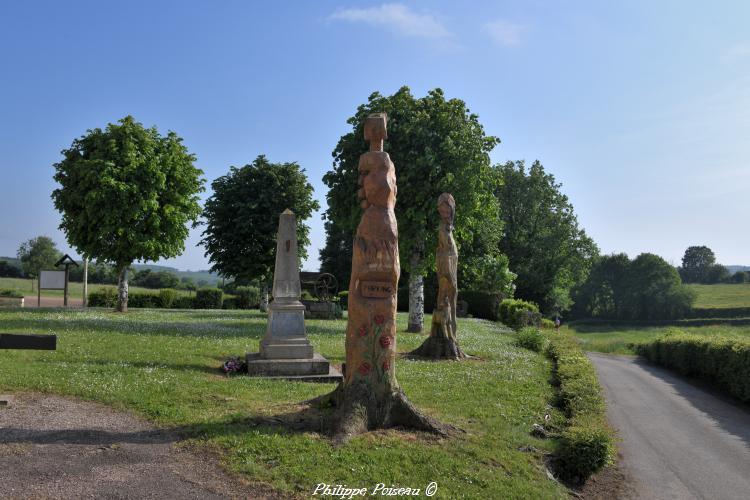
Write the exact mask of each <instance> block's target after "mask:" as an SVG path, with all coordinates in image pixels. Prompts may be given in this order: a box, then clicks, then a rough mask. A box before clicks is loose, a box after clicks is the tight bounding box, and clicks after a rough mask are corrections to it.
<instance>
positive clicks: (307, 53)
mask: <svg viewBox="0 0 750 500" xmlns="http://www.w3.org/2000/svg"><path fill="white" fill-rule="evenodd" d="M748 19H750V3H748V2H742V1H737V2H710V3H706V2H697V1H695V2H677V1H672V2H669V1H660V2H652V1H631V2H597V1H591V2H576V1H518V2H497V1H487V2H454V1H429V2H428V1H423V2H403V3H381V2H368V1H361V2H344V1H315V2H310V1H300V2H274V3H271V2H246V1H222V2H188V1H181V2H178V1H173V2H167V1H162V2H158V1H149V2H140V1H130V2H116V3H115V2H108V3H107V2H94V1H91V2H83V1H70V2H51V1H50V2H33V1H28V2H2V3H0V67H1V68H2V78H0V116H1V117H2V120H0V173H1V174H2V175H0V213H2V214H3V217H2V223H0V255H15V253H16V250H17V248H18V246H19V244H20V243H21V242H22V241H24V240H26V239H29V238H31V237H34V236H37V235H40V234H47V235H49V236H51V237H53V239H55V240H56V241H57V242H58V244H59V246H60V247H61V248H62V249H63V250H68V247H67V245H66V242H65V238H64V235H63V234H62V233H61V232H60V231H59V230H58V229H57V225H58V224H59V214H58V213H57V212H56V211H55V209H54V207H53V206H52V202H51V201H50V198H49V195H50V193H51V191H52V190H53V189H54V188H55V183H54V181H53V180H52V174H53V168H52V164H53V163H54V162H56V161H58V160H59V158H60V154H59V152H60V150H61V149H63V148H66V147H68V146H69V145H70V143H71V142H72V140H73V139H74V138H76V137H78V136H80V135H81V134H83V133H84V132H85V131H86V129H88V128H93V127H103V126H105V125H106V124H107V123H108V122H114V121H116V120H118V119H119V118H122V117H123V116H125V115H127V114H132V115H133V116H135V117H136V119H137V120H139V121H141V122H142V123H144V125H147V126H151V125H156V126H157V127H158V128H159V130H160V131H162V132H166V131H167V130H174V131H175V132H177V133H178V134H179V135H180V136H182V137H183V138H184V139H185V143H186V145H187V146H188V148H189V149H190V150H191V151H192V152H193V153H195V154H196V155H197V157H198V162H197V164H198V165H199V166H200V168H202V169H203V170H204V171H205V173H206V178H207V179H208V181H209V182H210V181H211V180H213V179H215V178H216V177H218V176H220V175H223V174H224V173H226V172H227V171H228V169H229V166H230V165H237V166H239V165H244V164H245V163H249V162H251V161H252V160H253V159H254V158H255V157H256V156H257V155H258V154H265V155H267V156H268V158H269V159H271V160H272V161H297V162H299V163H300V164H301V165H302V166H303V167H304V168H305V169H306V170H307V173H308V175H309V177H310V181H311V183H312V184H313V186H314V187H315V193H316V197H317V198H318V199H320V200H321V202H322V205H323V206H324V207H325V192H326V188H325V186H324V185H323V183H322V176H323V174H324V173H325V172H326V171H327V170H328V169H330V168H331V160H332V158H331V151H332V150H333V148H334V146H335V144H336V142H337V140H338V138H339V137H340V136H341V135H342V133H344V132H346V131H347V129H348V126H347V124H346V119H347V118H348V117H349V116H351V115H352V114H353V113H354V111H355V109H356V107H357V105H359V104H361V103H362V102H365V101H366V99H367V96H368V95H369V94H370V93H371V92H373V91H376V90H377V91H380V92H381V93H387V94H390V93H392V92H394V91H395V90H397V89H398V88H399V87H400V86H402V85H408V86H409V87H411V89H412V91H413V92H414V94H415V95H417V96H421V95H424V94H425V93H426V92H427V90H429V89H431V88H434V87H441V88H443V89H444V90H445V92H446V94H447V96H448V97H458V98H461V99H463V100H464V101H466V103H467V105H468V107H469V108H470V109H471V110H472V111H473V112H475V113H477V114H478V115H479V117H480V120H481V121H482V123H483V124H484V126H485V129H486V131H487V132H488V133H490V134H493V135H497V136H499V137H500V138H501V140H502V144H501V145H500V146H499V147H498V148H496V150H495V152H494V153H493V155H492V157H493V161H494V162H496V163H497V162H504V161H506V160H509V159H512V160H517V159H526V160H527V161H528V162H531V161H533V160H535V159H539V160H541V161H542V163H543V164H544V165H545V167H546V168H547V170H548V171H550V172H552V173H553V174H554V175H555V176H556V177H557V179H558V181H560V182H562V183H563V191H564V192H565V193H566V194H567V195H568V196H569V197H570V199H571V200H572V202H573V205H574V206H575V208H576V212H577V214H578V217H579V221H580V223H581V225H582V226H583V227H584V228H585V229H586V230H587V232H588V233H589V234H590V235H591V236H592V237H593V238H594V240H595V241H596V242H597V243H598V244H599V246H600V247H601V249H602V251H603V252H605V253H610V252H627V253H628V254H630V255H631V256H635V255H637V254H638V253H641V252H645V251H650V252H654V253H657V254H659V255H662V256H663V257H665V258H666V259H667V260H670V261H671V262H673V263H675V264H677V263H679V261H680V258H681V256H682V253H683V252H684V250H685V248H686V247H687V246H689V245H696V244H699V245H700V244H705V245H708V246H709V247H711V248H712V249H713V250H714V251H715V253H716V255H717V257H718V260H719V261H720V262H722V263H724V264H746V265H750V256H748V252H747V249H748V248H750V231H748V230H747V223H748V220H750V203H748V199H750V197H749V196H748V192H749V191H750V168H748V167H750V165H748V163H749V162H750V160H749V159H750V30H748V29H747V20H748ZM394 161H395V162H396V167H397V169H398V159H397V158H394ZM352 189H354V187H353V188H352ZM208 194H209V193H206V196H208ZM310 224H311V226H312V228H313V233H312V238H313V248H311V249H310V254H311V256H312V259H311V260H310V261H308V263H306V266H305V267H306V268H308V269H315V268H317V250H318V248H319V247H320V246H322V245H323V242H324V232H323V224H322V221H321V219H320V214H318V215H316V216H315V217H314V218H313V219H312V220H311V221H310ZM198 239H199V235H198V234H197V233H196V232H194V233H193V234H192V235H191V237H190V239H189V240H188V241H187V245H186V247H187V248H186V251H185V253H184V254H183V255H182V256H181V257H179V258H177V259H172V260H170V261H166V262H165V263H166V264H168V265H174V266H176V267H179V268H181V269H201V268H206V267H207V260H206V259H205V258H204V256H203V249H202V248H200V247H196V243H197V241H198Z"/></svg>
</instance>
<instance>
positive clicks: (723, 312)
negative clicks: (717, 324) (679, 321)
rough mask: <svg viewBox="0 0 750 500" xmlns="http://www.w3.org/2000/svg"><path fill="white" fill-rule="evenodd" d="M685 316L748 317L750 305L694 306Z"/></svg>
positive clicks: (749, 315)
mask: <svg viewBox="0 0 750 500" xmlns="http://www.w3.org/2000/svg"><path fill="white" fill-rule="evenodd" d="M685 317H686V318H750V307H694V308H692V309H690V310H689V311H688V313H687V315H686V316H685Z"/></svg>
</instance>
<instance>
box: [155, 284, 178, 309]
mask: <svg viewBox="0 0 750 500" xmlns="http://www.w3.org/2000/svg"><path fill="white" fill-rule="evenodd" d="M176 299H177V291H176V290H173V289H171V288H164V289H163V290H159V307H163V308H164V309H171V308H172V306H173V305H174V301H175V300H176Z"/></svg>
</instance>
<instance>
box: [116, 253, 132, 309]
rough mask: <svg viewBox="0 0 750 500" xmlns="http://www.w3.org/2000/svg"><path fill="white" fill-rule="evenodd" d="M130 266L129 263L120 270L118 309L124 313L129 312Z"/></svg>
mask: <svg viewBox="0 0 750 500" xmlns="http://www.w3.org/2000/svg"><path fill="white" fill-rule="evenodd" d="M128 266H129V264H126V265H124V266H122V267H120V269H119V271H118V278H119V281H118V283H117V309H116V310H117V311H118V312H123V313H124V312H128Z"/></svg>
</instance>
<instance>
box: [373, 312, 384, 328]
mask: <svg viewBox="0 0 750 500" xmlns="http://www.w3.org/2000/svg"><path fill="white" fill-rule="evenodd" d="M383 323H385V317H384V316H383V315H382V314H378V315H377V316H375V324H376V325H378V326H380V325H382V324H383Z"/></svg>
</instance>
